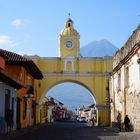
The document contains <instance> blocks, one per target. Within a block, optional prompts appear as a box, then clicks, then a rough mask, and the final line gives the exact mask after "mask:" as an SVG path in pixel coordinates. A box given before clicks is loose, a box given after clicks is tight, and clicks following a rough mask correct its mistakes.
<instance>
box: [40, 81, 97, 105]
mask: <svg viewBox="0 0 140 140" xmlns="http://www.w3.org/2000/svg"><path fill="white" fill-rule="evenodd" d="M66 82H71V83H76V84H78V85H81V86H83V87H84V88H86V89H87V90H88V91H89V92H90V94H91V96H92V98H93V100H94V101H95V104H98V99H97V97H96V95H95V94H94V93H93V91H91V90H90V89H89V87H88V86H87V85H86V84H84V83H83V82H81V81H77V80H71V79H67V80H61V81H57V82H56V83H54V84H53V85H51V86H50V87H49V88H46V89H45V90H44V92H43V93H42V95H41V97H40V99H39V104H41V101H42V99H43V98H44V96H45V94H46V93H47V92H48V91H49V90H50V89H51V88H53V87H54V86H56V85H59V84H61V83H66Z"/></svg>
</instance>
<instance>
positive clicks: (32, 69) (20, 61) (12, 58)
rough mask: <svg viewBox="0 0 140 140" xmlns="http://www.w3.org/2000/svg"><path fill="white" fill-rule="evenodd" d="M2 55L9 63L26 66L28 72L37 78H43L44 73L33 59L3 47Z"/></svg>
mask: <svg viewBox="0 0 140 140" xmlns="http://www.w3.org/2000/svg"><path fill="white" fill-rule="evenodd" d="M0 55H1V56H4V57H5V60H6V63H8V64H17V65H21V66H24V68H25V69H26V70H27V72H28V73H30V74H31V75H32V76H33V77H34V78H35V79H42V78H43V75H42V73H41V72H40V70H39V69H38V67H37V66H36V65H35V63H34V62H33V61H32V60H31V59H29V58H26V57H23V56H21V55H19V54H16V53H13V52H10V51H7V50H3V49H0Z"/></svg>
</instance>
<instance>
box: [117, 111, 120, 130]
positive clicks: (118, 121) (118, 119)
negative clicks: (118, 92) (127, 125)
mask: <svg viewBox="0 0 140 140" xmlns="http://www.w3.org/2000/svg"><path fill="white" fill-rule="evenodd" d="M117 123H118V128H119V131H121V113H118V115H117Z"/></svg>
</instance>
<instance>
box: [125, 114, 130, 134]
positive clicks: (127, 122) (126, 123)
mask: <svg viewBox="0 0 140 140" xmlns="http://www.w3.org/2000/svg"><path fill="white" fill-rule="evenodd" d="M129 124H130V119H129V117H128V115H126V116H125V118H124V126H125V131H126V132H128V131H129V130H130V129H129V128H130V127H129Z"/></svg>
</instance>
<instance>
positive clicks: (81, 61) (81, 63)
mask: <svg viewBox="0 0 140 140" xmlns="http://www.w3.org/2000/svg"><path fill="white" fill-rule="evenodd" d="M32 59H33V60H34V62H35V63H36V65H37V66H38V67H39V69H40V70H41V72H42V73H43V75H44V78H43V79H42V80H40V81H36V90H37V96H36V98H37V102H38V103H39V104H41V100H42V99H43V97H44V95H45V94H46V93H47V92H48V91H49V89H51V88H52V87H54V86H55V85H57V84H59V83H64V82H74V83H77V84H80V85H82V86H84V87H85V88H87V89H88V90H89V91H90V92H91V94H92V95H93V96H94V97H95V101H96V103H97V106H100V109H99V112H98V113H99V121H100V122H99V124H100V125H108V123H109V113H108V112H109V111H108V107H107V106H106V100H105V98H106V97H107V91H106V86H107V79H108V78H109V73H110V72H111V71H112V57H105V58H78V59H76V60H75V63H74V69H75V72H64V60H63V59H61V58H51V57H50V58H48V57H45V58H41V57H32ZM39 83H40V84H39ZM39 85H40V86H39ZM60 96H61V95H60ZM39 121H40V113H38V120H37V122H39Z"/></svg>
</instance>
